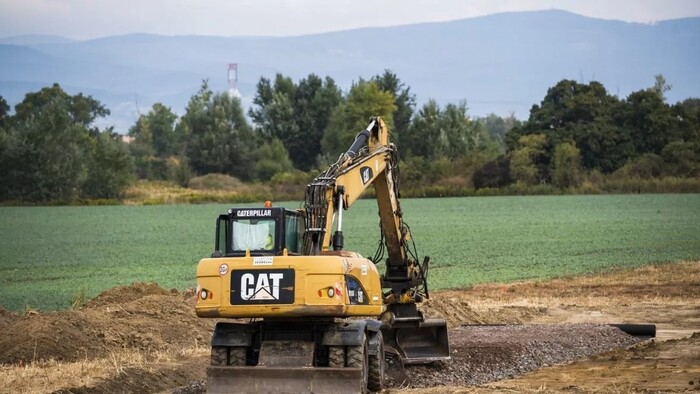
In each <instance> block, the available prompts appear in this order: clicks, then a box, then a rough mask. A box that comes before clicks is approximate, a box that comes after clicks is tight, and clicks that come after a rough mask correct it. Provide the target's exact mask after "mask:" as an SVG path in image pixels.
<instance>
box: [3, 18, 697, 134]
mask: <svg viewBox="0 0 700 394" xmlns="http://www.w3.org/2000/svg"><path fill="white" fill-rule="evenodd" d="M32 37H35V36H32ZM37 37H41V36H37ZM8 40H9V41H8ZM698 42H700V18H687V19H679V20H672V21H664V22H659V23H657V24H653V25H647V24H638V23H627V22H621V21H609V20H600V19H594V18H588V17H583V16H580V15H576V14H572V13H569V12H564V11H554V10H552V11H536V12H517V13H503V14H495V15H490V16H485V17H479V18H470V19H463V20H457V21H452V22H440V23H425V24H414V25H406V26H398V27H383V28H364V29H357V30H348V31H342V32H334V33H325V34H315V35H307V36H297V37H229V38H227V37H206V36H157V35H147V34H132V35H125V36H114V37H105V38H100V39H94V40H87V41H70V40H61V39H60V38H56V37H54V38H53V39H38V38H36V37H35V39H33V40H32V39H26V38H25V39H24V41H23V40H20V39H17V38H15V39H12V38H8V39H0V43H4V44H3V45H0V95H2V96H4V97H6V99H7V100H8V102H10V103H12V104H14V103H16V102H18V101H20V100H21V99H22V97H23V96H24V94H25V93H26V92H27V91H28V90H33V89H36V88H35V87H36V86H47V85H50V84H51V83H53V82H59V83H60V84H61V85H62V86H64V87H65V88H66V89H67V90H69V91H70V92H71V93H75V92H77V91H83V92H85V93H88V94H92V95H93V96H95V97H96V98H97V99H99V100H101V101H102V102H103V103H104V104H106V105H107V106H108V107H109V108H110V109H111V110H112V114H113V116H112V118H111V119H110V120H109V121H110V123H114V124H116V125H117V129H118V130H120V131H125V130H126V129H127V128H128V127H129V126H130V125H131V124H133V122H134V121H135V119H136V117H137V106H138V107H139V108H140V110H141V111H145V110H147V109H148V108H149V107H150V106H151V105H152V104H153V103H155V102H158V101H160V102H163V103H165V104H167V105H169V106H171V107H172V108H173V110H174V111H176V112H178V113H180V114H182V113H183V112H184V108H185V105H186V104H187V101H188V99H189V97H190V96H191V95H192V94H194V93H195V92H196V91H197V89H198V87H199V86H200V84H201V81H202V80H203V79H209V82H210V86H211V87H212V88H213V89H215V90H225V89H227V86H226V65H227V64H228V63H238V64H239V85H238V89H239V90H240V91H241V93H242V94H243V100H244V103H248V104H249V103H250V100H251V99H252V97H253V95H254V94H255V84H256V83H257V81H258V80H259V78H260V77H261V76H265V77H274V74H275V73H276V72H280V73H283V74H284V75H287V76H291V77H292V78H294V79H299V78H303V77H305V76H307V75H308V74H309V73H316V74H318V75H321V76H325V75H329V76H331V77H333V78H334V79H335V80H336V82H337V83H338V84H339V85H340V86H341V87H343V88H344V89H347V88H349V86H350V84H351V83H352V81H354V80H357V79H358V78H359V77H363V78H370V77H372V76H373V75H376V74H379V73H381V72H383V70H384V69H387V68H389V69H391V70H393V71H394V72H395V73H396V74H397V75H398V76H399V77H400V78H401V79H402V81H404V82H405V83H406V84H408V85H409V86H411V89H412V92H414V93H415V94H416V95H417V98H418V101H419V102H420V103H423V102H425V101H427V100H428V99H430V98H434V99H436V100H437V101H438V102H440V103H441V104H444V103H447V102H456V101H458V100H466V101H467V103H468V106H469V107H470V113H471V114H472V115H477V116H480V115H486V114H488V113H490V112H494V113H496V114H499V115H507V114H508V113H509V112H515V113H516V115H517V116H518V117H520V118H526V117H527V115H528V111H529V109H530V107H531V106H532V105H533V104H536V103H539V101H541V99H542V98H543V97H544V95H545V93H546V90H547V88H549V87H551V86H553V85H554V84H555V83H556V82H557V81H559V80H561V79H564V78H568V79H575V80H578V81H584V82H587V81H590V80H594V79H595V80H599V81H601V82H602V83H603V84H604V85H605V86H606V87H607V88H608V89H609V91H610V92H611V93H613V94H617V95H619V96H621V97H624V96H626V95H627V94H629V93H630V92H632V91H635V90H639V89H642V88H645V87H649V86H651V85H652V84H653V82H654V75H656V74H663V75H664V76H665V77H666V79H667V81H668V82H669V83H670V84H672V85H673V89H672V90H671V91H670V92H668V94H667V96H668V98H669V100H670V101H678V100H682V99H684V98H687V97H700V73H699V72H698V71H697V70H700V51H698V50H697V46H698V44H697V43H698ZM8 43H9V44H12V45H8Z"/></svg>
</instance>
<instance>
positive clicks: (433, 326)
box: [382, 319, 450, 364]
mask: <svg viewBox="0 0 700 394" xmlns="http://www.w3.org/2000/svg"><path fill="white" fill-rule="evenodd" d="M399 320H400V319H397V321H396V322H394V323H393V324H392V325H391V326H390V327H386V328H382V335H383V337H384V345H385V346H386V347H388V348H390V349H393V350H395V351H396V353H397V354H398V355H399V357H400V358H401V362H402V363H403V364H421V363H429V362H433V361H441V360H449V359H450V344H449V341H448V337H447V323H446V322H445V320H442V319H428V320H424V321H422V322H421V321H399ZM390 351H391V350H390Z"/></svg>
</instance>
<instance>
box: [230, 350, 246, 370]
mask: <svg viewBox="0 0 700 394" xmlns="http://www.w3.org/2000/svg"><path fill="white" fill-rule="evenodd" d="M245 364H246V348H245V347H243V346H232V347H231V348H230V351H229V355H228V365H233V366H234V367H243V366H245Z"/></svg>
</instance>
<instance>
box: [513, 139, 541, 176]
mask: <svg viewBox="0 0 700 394" xmlns="http://www.w3.org/2000/svg"><path fill="white" fill-rule="evenodd" d="M546 146H547V137H546V136H545V135H544V134H529V135H524V136H522V137H520V139H519V140H518V148H517V149H515V150H514V151H513V152H512V154H511V159H510V175H511V176H512V177H513V179H514V180H515V181H518V182H522V183H524V184H527V185H534V184H537V183H540V182H542V181H544V180H546V177H547V174H546V173H545V167H546V166H544V165H543V159H542V157H543V156H544V155H545V147H546Z"/></svg>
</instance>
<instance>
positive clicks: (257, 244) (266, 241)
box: [231, 219, 275, 252]
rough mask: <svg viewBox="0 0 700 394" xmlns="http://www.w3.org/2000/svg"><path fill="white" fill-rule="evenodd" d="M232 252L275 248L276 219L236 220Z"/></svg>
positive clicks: (234, 221)
mask: <svg viewBox="0 0 700 394" xmlns="http://www.w3.org/2000/svg"><path fill="white" fill-rule="evenodd" d="M231 233H232V242H231V245H232V248H231V249H232V250H233V251H234V252H235V251H245V250H272V249H273V248H274V247H275V219H234V220H233V221H232V231H231Z"/></svg>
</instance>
